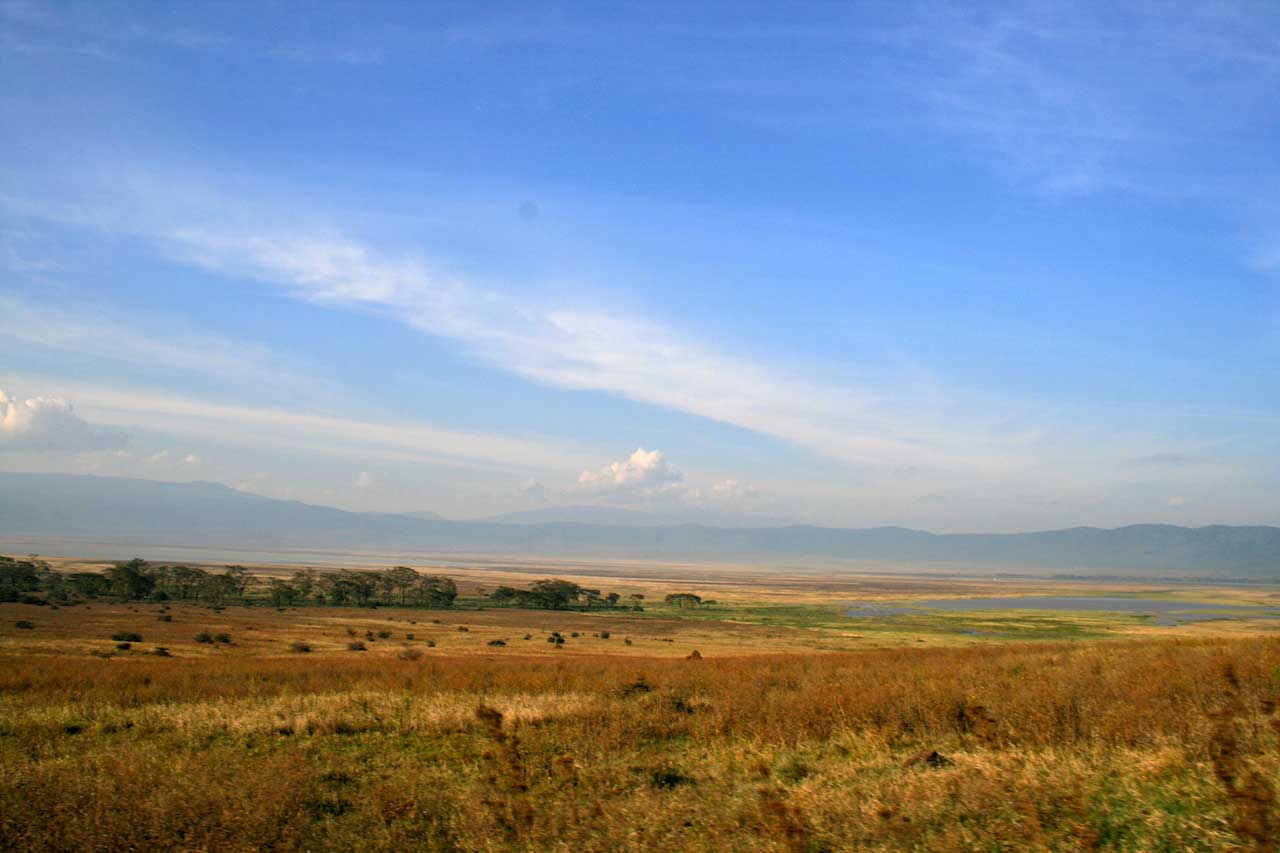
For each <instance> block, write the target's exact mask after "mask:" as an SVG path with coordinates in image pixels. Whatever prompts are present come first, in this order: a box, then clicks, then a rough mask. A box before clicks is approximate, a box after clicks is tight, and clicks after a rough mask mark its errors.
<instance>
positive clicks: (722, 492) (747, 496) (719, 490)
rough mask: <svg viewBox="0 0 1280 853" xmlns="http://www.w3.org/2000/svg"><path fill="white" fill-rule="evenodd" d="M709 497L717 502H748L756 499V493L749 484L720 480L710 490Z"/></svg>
mask: <svg viewBox="0 0 1280 853" xmlns="http://www.w3.org/2000/svg"><path fill="white" fill-rule="evenodd" d="M710 494H711V497H712V498H713V499H715V500H717V501H729V502H736V501H749V500H753V499H755V498H756V497H758V492H756V489H755V487H754V486H752V485H751V484H750V483H743V482H740V481H738V480H721V481H720V482H718V483H714V484H712V486H711V489H710Z"/></svg>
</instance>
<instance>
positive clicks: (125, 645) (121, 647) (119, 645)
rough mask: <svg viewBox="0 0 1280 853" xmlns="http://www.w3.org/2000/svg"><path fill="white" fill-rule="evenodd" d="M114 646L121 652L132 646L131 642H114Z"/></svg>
mask: <svg viewBox="0 0 1280 853" xmlns="http://www.w3.org/2000/svg"><path fill="white" fill-rule="evenodd" d="M116 648H117V649H119V650H120V651H122V652H127V651H129V649H131V648H133V643H116Z"/></svg>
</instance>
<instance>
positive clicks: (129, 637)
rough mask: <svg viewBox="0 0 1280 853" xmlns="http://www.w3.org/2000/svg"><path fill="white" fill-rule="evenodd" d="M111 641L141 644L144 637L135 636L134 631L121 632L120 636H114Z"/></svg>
mask: <svg viewBox="0 0 1280 853" xmlns="http://www.w3.org/2000/svg"><path fill="white" fill-rule="evenodd" d="M111 639H113V640H115V641H117V642H121V643H141V642H142V635H141V634H135V633H134V632H133V631H121V632H120V633H118V634H112V635H111Z"/></svg>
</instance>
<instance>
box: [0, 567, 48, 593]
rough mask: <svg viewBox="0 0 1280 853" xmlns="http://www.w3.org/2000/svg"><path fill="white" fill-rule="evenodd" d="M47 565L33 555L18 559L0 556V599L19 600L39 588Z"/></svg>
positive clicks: (46, 571) (46, 570)
mask: <svg viewBox="0 0 1280 853" xmlns="http://www.w3.org/2000/svg"><path fill="white" fill-rule="evenodd" d="M48 571H49V565H48V564H47V563H45V562H44V561H43V560H37V559H35V558H34V557H32V558H31V559H28V560H18V559H14V558H13V557H5V556H0V601H20V600H21V599H22V597H23V596H24V595H28V594H30V593H33V592H35V591H37V590H39V589H40V588H41V578H42V577H43V575H45V574H47V573H48Z"/></svg>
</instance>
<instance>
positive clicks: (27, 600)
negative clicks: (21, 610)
mask: <svg viewBox="0 0 1280 853" xmlns="http://www.w3.org/2000/svg"><path fill="white" fill-rule="evenodd" d="M18 603H19V604H34V605H35V606H36V607H44V606H45V605H46V604H48V603H49V602H47V601H45V600H44V599H43V598H39V597H37V596H34V595H24V596H22V597H21V598H19V599H18Z"/></svg>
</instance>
